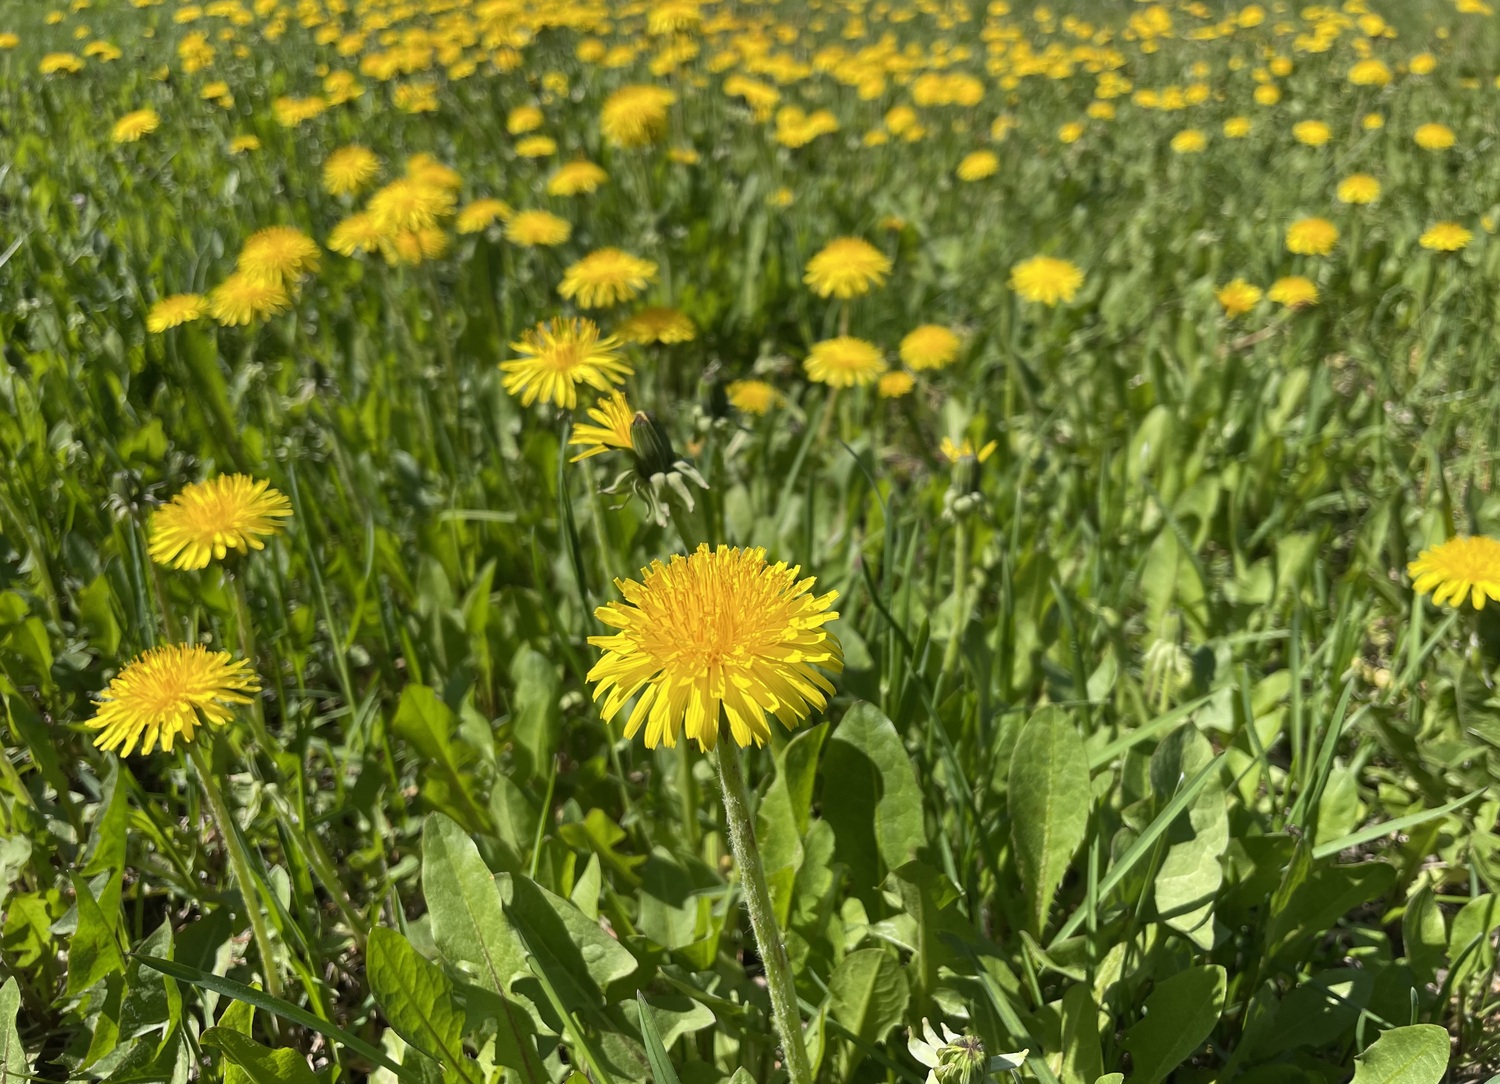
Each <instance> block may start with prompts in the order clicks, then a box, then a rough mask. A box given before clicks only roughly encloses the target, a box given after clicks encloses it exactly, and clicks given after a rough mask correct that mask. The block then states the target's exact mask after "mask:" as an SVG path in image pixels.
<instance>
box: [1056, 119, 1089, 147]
mask: <svg viewBox="0 0 1500 1084" xmlns="http://www.w3.org/2000/svg"><path fill="white" fill-rule="evenodd" d="M1084 131H1085V128H1084V126H1083V122H1082V121H1076V120H1075V121H1069V122H1068V123H1067V124H1064V125H1063V126H1062V127H1061V128H1059V129H1058V130H1057V139H1058V142H1060V143H1077V142H1078V141H1079V140H1080V139H1082V138H1083V133H1084Z"/></svg>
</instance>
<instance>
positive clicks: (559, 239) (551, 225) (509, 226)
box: [505, 211, 573, 248]
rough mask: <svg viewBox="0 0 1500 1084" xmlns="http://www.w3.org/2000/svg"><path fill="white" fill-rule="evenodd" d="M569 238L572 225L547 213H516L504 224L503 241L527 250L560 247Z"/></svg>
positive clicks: (564, 219)
mask: <svg viewBox="0 0 1500 1084" xmlns="http://www.w3.org/2000/svg"><path fill="white" fill-rule="evenodd" d="M571 236H573V226H572V223H570V222H569V221H568V220H567V219H566V218H558V217H557V216H556V215H555V214H552V213H551V212H549V211H518V212H516V213H515V214H514V215H512V216H511V218H510V220H509V221H508V222H506V224H505V239H506V240H507V241H511V242H513V243H514V244H517V245H524V246H525V247H527V248H530V247H532V246H535V245H547V246H551V245H560V244H562V243H563V242H564V241H566V240H567V239H568V238H569V237H571Z"/></svg>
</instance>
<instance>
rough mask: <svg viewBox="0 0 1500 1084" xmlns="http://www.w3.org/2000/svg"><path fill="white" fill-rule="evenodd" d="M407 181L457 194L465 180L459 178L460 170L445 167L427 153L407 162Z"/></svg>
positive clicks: (413, 157)
mask: <svg viewBox="0 0 1500 1084" xmlns="http://www.w3.org/2000/svg"><path fill="white" fill-rule="evenodd" d="M406 179H407V180H409V181H413V182H415V183H416V184H426V185H431V186H432V187H434V188H444V189H447V190H448V191H449V192H457V191H458V190H459V189H460V188H462V187H463V185H464V179H463V178H462V177H460V176H459V174H458V170H456V169H454V168H453V167H452V166H445V165H443V163H441V162H439V161H438V160H437V159H436V158H434V157H433V156H432V155H430V154H428V153H426V152H425V151H424V152H421V153H419V154H414V155H412V156H411V157H410V158H408V159H407V160H406Z"/></svg>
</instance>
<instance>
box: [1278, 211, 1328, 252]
mask: <svg viewBox="0 0 1500 1084" xmlns="http://www.w3.org/2000/svg"><path fill="white" fill-rule="evenodd" d="M1338 241H1339V229H1338V227H1337V226H1335V225H1334V224H1333V223H1332V222H1330V221H1328V219H1326V218H1300V219H1298V220H1297V221H1296V222H1293V223H1292V224H1291V225H1290V226H1288V227H1287V229H1286V250H1287V251H1288V252H1295V253H1296V254H1297V255H1299V256H1327V255H1328V254H1329V253H1330V252H1332V251H1333V246H1334V245H1336V244H1338Z"/></svg>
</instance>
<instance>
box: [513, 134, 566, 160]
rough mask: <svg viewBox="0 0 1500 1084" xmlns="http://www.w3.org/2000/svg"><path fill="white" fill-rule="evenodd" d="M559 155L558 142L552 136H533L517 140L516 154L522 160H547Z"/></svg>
mask: <svg viewBox="0 0 1500 1084" xmlns="http://www.w3.org/2000/svg"><path fill="white" fill-rule="evenodd" d="M556 153H557V140H555V139H553V138H552V137H551V136H544V135H532V136H527V137H526V138H525V139H518V140H516V154H517V156H518V157H521V158H546V157H547V156H548V155H549V154H556Z"/></svg>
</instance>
